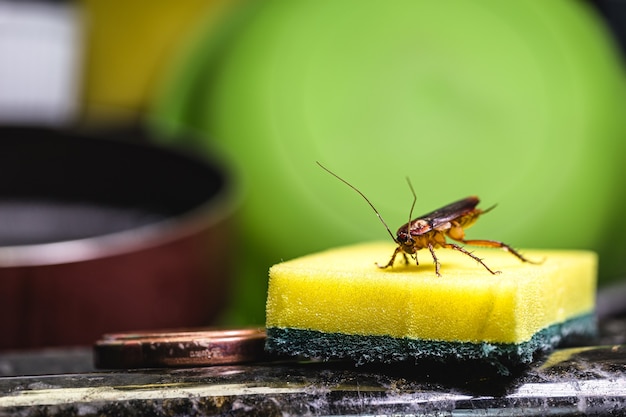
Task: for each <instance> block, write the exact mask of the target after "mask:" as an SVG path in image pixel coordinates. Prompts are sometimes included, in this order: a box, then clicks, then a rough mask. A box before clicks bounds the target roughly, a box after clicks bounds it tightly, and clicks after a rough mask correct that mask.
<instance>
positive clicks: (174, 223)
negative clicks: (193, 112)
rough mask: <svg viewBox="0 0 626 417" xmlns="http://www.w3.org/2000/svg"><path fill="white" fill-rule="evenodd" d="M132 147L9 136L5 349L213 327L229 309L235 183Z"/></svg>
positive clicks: (1, 270)
mask: <svg viewBox="0 0 626 417" xmlns="http://www.w3.org/2000/svg"><path fill="white" fill-rule="evenodd" d="M132 136H133V141H128V140H120V139H118V140H112V139H105V138H97V137H94V136H91V135H84V134H77V133H68V132H59V131H53V130H45V129H28V128H3V129H0V349H18V348H34V347H43V346H60V345H77V344H91V343H93V342H94V341H95V340H96V339H98V338H99V337H100V336H101V335H102V334H103V333H110V332H120V331H134V330H149V329H162V328H175V327H195V326H205V325H210V324H211V323H212V322H213V320H214V319H215V318H216V316H217V315H218V314H219V313H220V311H221V310H222V309H223V308H224V306H225V303H226V301H227V298H228V297H227V295H228V288H229V281H230V276H231V268H230V267H231V259H232V250H231V249H232V242H231V225H230V224H231V215H232V212H233V210H234V207H235V205H236V204H235V201H236V198H235V196H234V195H235V193H234V191H233V187H232V185H231V183H230V181H229V178H228V177H227V175H226V174H225V171H224V170H223V169H222V168H221V167H219V166H217V165H216V164H215V163H211V162H209V161H207V160H205V159H201V158H197V157H193V156H190V155H187V154H183V153H180V152H176V151H174V150H171V149H164V148H160V147H156V146H153V145H148V144H146V143H139V142H140V141H141V140H142V139H145V137H141V136H142V135H141V134H136V135H132ZM144 142H145V141H144Z"/></svg>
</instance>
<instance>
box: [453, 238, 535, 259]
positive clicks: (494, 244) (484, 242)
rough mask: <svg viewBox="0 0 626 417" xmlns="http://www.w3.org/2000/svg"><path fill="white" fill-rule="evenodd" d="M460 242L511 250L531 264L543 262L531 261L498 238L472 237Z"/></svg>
mask: <svg viewBox="0 0 626 417" xmlns="http://www.w3.org/2000/svg"><path fill="white" fill-rule="evenodd" d="M460 242H463V243H465V244H466V245H470V246H483V247H487V248H500V249H504V250H505V251H507V252H510V253H511V254H512V255H515V256H516V257H517V258H518V259H519V260H521V261H522V262H528V263H530V264H540V263H541V262H534V261H531V260H530V259H527V258H525V257H524V256H523V255H522V254H521V253H519V252H518V251H516V250H515V249H513V248H512V247H511V246H509V245H507V244H506V243H503V242H498V241H497V240H485V239H471V240H460Z"/></svg>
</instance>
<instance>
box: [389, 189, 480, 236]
mask: <svg viewBox="0 0 626 417" xmlns="http://www.w3.org/2000/svg"><path fill="white" fill-rule="evenodd" d="M479 201H480V200H479V199H478V197H475V196H471V197H467V198H464V199H462V200H459V201H455V202H454V203H450V204H448V205H447V206H443V207H441V208H439V209H437V210H435V211H432V212H430V213H428V214H425V215H423V216H420V217H417V218H415V219H413V220H411V235H413V236H418V235H423V234H424V233H427V232H430V231H431V230H433V229H436V228H437V227H439V226H441V225H443V224H445V223H448V222H450V221H452V220H454V219H458V218H459V217H462V216H464V215H466V214H467V213H470V212H471V211H473V210H474V209H475V208H476V206H477V205H478V203H479ZM407 226H408V224H405V225H404V226H402V227H401V228H400V230H402V229H404V231H405V232H406V229H407Z"/></svg>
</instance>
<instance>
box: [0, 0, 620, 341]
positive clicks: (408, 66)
mask: <svg viewBox="0 0 626 417" xmlns="http://www.w3.org/2000/svg"><path fill="white" fill-rule="evenodd" d="M625 19H626V6H624V3H623V2H621V1H618V0H613V1H611V0H605V1H595V2H594V1H570V0H553V1H551V2H541V1H526V2H500V1H497V0H473V1H465V0H463V1H460V0H459V1H452V2H446V3H445V5H444V4H440V3H437V2H429V1H419V0H398V1H395V2H393V3H390V2H384V1H377V0H341V1H334V0H322V1H299V2H293V1H284V0H283V1H281V0H266V1H262V2H260V1H245V0H204V1H200V0H187V1H185V2H168V1H161V0H156V1H155V0H152V1H144V0H136V1H133V2H126V1H118V0H109V1H95V0H78V1H48V2H46V1H19V2H18V1H8V0H0V29H1V30H0V125H1V126H0V157H1V158H2V160H3V161H4V162H5V163H4V164H3V166H4V168H3V167H0V169H1V170H3V171H2V172H0V175H1V176H2V177H3V178H5V179H4V180H3V181H4V182H5V183H6V184H5V185H4V186H3V187H0V213H7V214H6V215H5V216H4V218H0V241H1V242H2V243H3V245H4V246H3V247H0V305H2V306H4V307H0V310H2V311H0V315H1V316H3V317H5V318H4V319H3V320H1V321H0V334H1V335H2V336H0V337H2V338H3V341H2V342H1V343H0V349H1V348H24V347H37V346H49V345H64V344H75V343H91V341H93V340H94V338H95V337H97V335H99V334H101V333H102V332H114V331H126V330H139V329H149V328H158V327H164V326H165V327H168V326H169V327H180V326H199V325H212V324H226V325H241V324H263V323H264V303H265V290H266V286H267V271H268V268H269V267H270V266H271V265H272V264H274V263H277V262H280V261H282V260H287V259H290V258H293V257H296V256H299V255H303V254H306V253H310V252H313V251H317V250H321V249H325V248H328V247H332V246H336V245H342V244H350V243H354V242H361V241H366V240H385V239H387V240H389V236H388V234H387V232H386V231H385V230H384V228H383V226H382V225H381V224H380V222H379V221H378V219H377V218H376V216H375V215H374V213H373V212H372V210H371V209H370V207H368V206H367V204H366V202H365V201H363V200H362V199H361V198H360V197H359V196H358V195H357V194H356V193H354V192H353V191H352V190H350V189H348V188H347V187H346V186H345V185H344V184H341V183H340V182H339V181H338V180H336V179H335V178H333V177H331V176H330V175H328V174H327V173H326V172H324V171H322V170H321V169H320V168H319V167H318V166H317V165H316V164H315V161H320V162H321V163H323V164H324V165H325V166H327V167H328V168H330V169H331V170H333V171H335V172H336V173H337V174H339V175H340V176H342V177H343V178H345V179H346V180H348V181H350V182H351V183H352V184H353V185H355V186H356V187H358V188H359V189H360V190H361V191H362V192H363V193H364V194H365V195H367V196H368V198H369V199H370V200H371V201H372V203H373V204H374V205H375V206H376V207H377V209H378V210H379V211H380V213H381V214H382V216H383V217H384V218H385V220H386V222H387V223H388V224H389V225H390V227H391V228H392V229H393V230H395V229H396V228H397V227H399V226H400V225H402V224H403V223H405V222H406V221H407V216H408V212H409V208H410V205H411V200H412V196H411V193H410V191H409V189H408V187H407V185H406V182H405V177H406V176H409V177H410V178H411V180H412V182H413V184H414V186H415V188H416V192H417V202H416V207H415V214H416V215H419V214H422V213H426V212H429V211H431V210H432V209H435V208H438V207H440V206H443V205H445V204H448V203H450V202H452V201H455V200H457V199H460V198H463V197H466V196H468V195H478V196H480V198H481V200H482V207H488V206H491V205H494V204H497V209H496V210H494V211H493V212H490V213H489V215H488V216H485V217H484V218H483V219H481V221H480V222H478V223H477V224H476V225H475V226H474V227H473V228H472V229H471V230H470V231H469V232H468V236H469V237H470V238H477V239H479V238H485V239H494V240H501V241H504V242H507V243H509V244H511V245H513V246H515V247H517V248H522V250H523V248H563V249H569V248H579V249H590V250H594V251H597V252H598V253H599V254H600V282H601V284H602V285H607V284H610V283H614V282H618V281H620V280H624V279H625V278H626V263H625V256H624V255H625V254H626V224H625V223H624V222H623V221H622V219H623V214H622V210H623V206H624V203H625V202H626V197H625V195H624V192H625V190H626V167H625V163H624V162H625V157H626V141H625V139H626V117H625V114H624V110H625V106H624V104H625V103H626V101H625V99H626V85H625V83H624V81H625V78H624V52H623V51H624V39H625V38H624V28H625V27H626V26H625V25H626V22H625ZM3 142H5V146H7V147H6V148H4V149H3V148H2V146H3ZM20 145H21V146H20ZM77 161H80V164H78V165H76V164H75V163H76V162H77ZM52 179H54V181H53V180H52ZM42 190H43V191H42ZM42 201H43V202H44V203H45V204H44V203H42ZM33 202H35V203H36V204H35V203H33ZM27 203H28V204H27ZM33 206H36V207H35V209H34V210H30V211H29V210H26V208H29V209H33ZM77 207H78V208H77ZM138 211H139V214H138ZM50 224H54V225H56V226H57V227H56V228H55V229H54V230H52V231H50ZM77 224H79V225H80V227H79V229H80V230H78V231H77V232H75V233H74V232H72V233H69V234H68V230H69V228H71V227H72V225H74V226H76V225H77ZM46 228H47V229H46ZM42 229H46V231H41V230H42ZM24 233H27V234H28V236H29V237H28V238H25V237H23V236H22V234H24ZM9 235H10V236H12V238H11V239H12V240H11V239H9V238H7V237H6V236H9ZM3 236H4V237H3ZM42 236H45V238H44V237H42ZM38 239H39V240H38ZM189 254H191V255H189ZM185 255H187V256H185ZM383 255H384V257H385V259H386V257H387V256H388V254H383ZM385 259H383V260H385ZM374 261H376V260H373V261H372V262H374ZM378 261H381V260H378ZM444 264H445V262H444ZM97 272H99V273H97ZM70 277H71V278H70ZM79 318H80V320H79Z"/></svg>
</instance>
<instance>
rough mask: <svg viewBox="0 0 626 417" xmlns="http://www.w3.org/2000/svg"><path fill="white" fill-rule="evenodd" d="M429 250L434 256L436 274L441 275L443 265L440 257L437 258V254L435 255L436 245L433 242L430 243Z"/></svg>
mask: <svg viewBox="0 0 626 417" xmlns="http://www.w3.org/2000/svg"><path fill="white" fill-rule="evenodd" d="M428 250H429V251H430V254H431V255H432V257H433V262H434V263H435V274H436V275H437V276H438V277H440V276H441V274H440V273H439V268H440V267H441V265H440V264H439V259H437V255H435V247H434V246H433V245H432V243H429V244H428Z"/></svg>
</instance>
